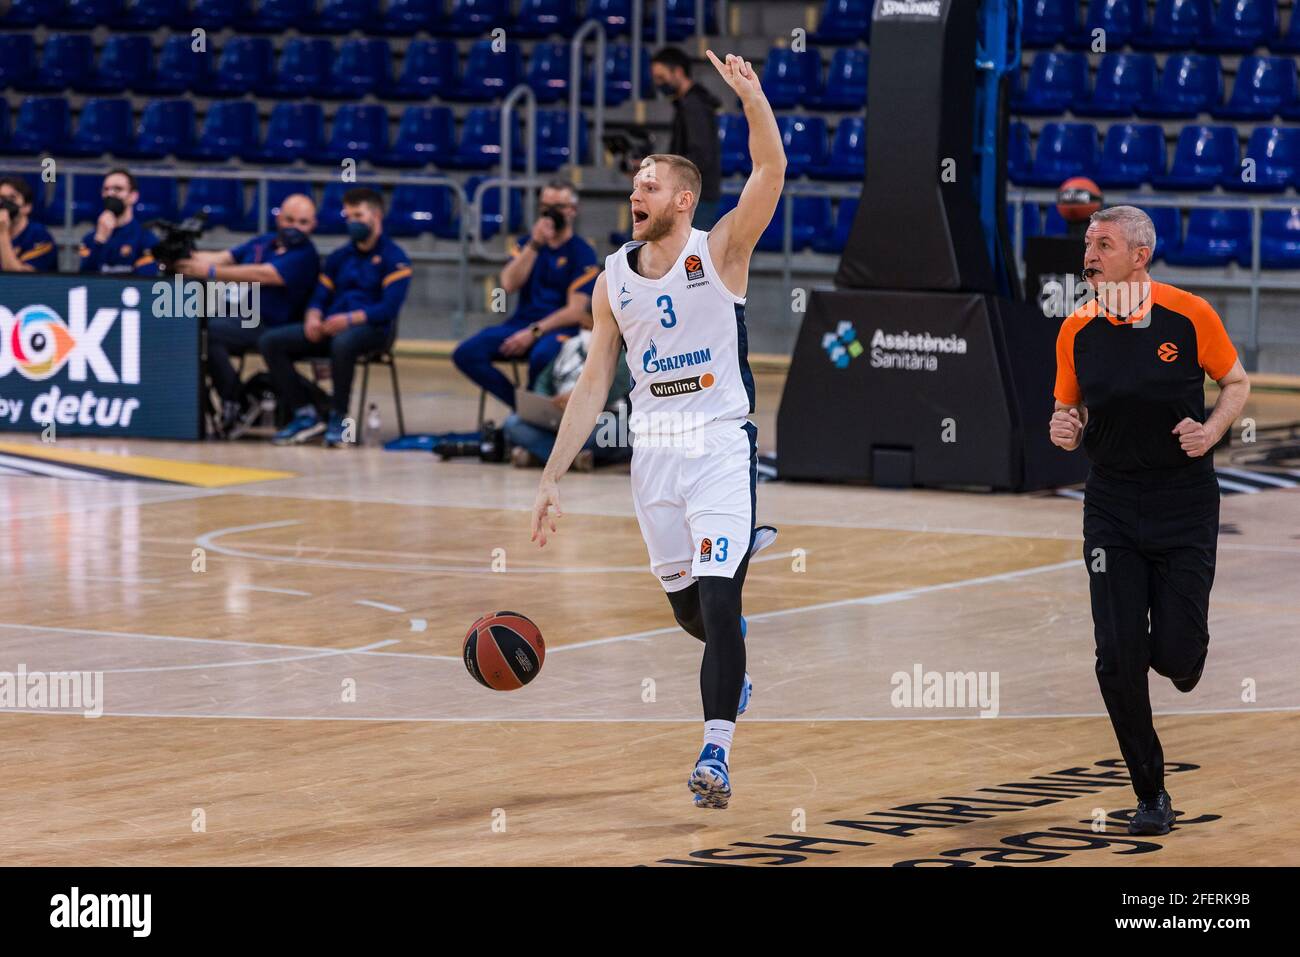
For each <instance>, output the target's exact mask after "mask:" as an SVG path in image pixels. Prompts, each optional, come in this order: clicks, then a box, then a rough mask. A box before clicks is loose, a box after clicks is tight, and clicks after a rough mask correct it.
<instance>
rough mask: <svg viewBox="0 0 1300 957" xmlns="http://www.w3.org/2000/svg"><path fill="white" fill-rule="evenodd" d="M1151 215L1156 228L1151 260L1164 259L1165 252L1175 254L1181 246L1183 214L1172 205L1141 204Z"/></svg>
mask: <svg viewBox="0 0 1300 957" xmlns="http://www.w3.org/2000/svg"><path fill="white" fill-rule="evenodd" d="M1139 208H1140V209H1141V210H1142V211H1143V212H1145V213H1146V214H1147V215H1148V216H1150V217H1151V223H1152V225H1154V226H1155V228H1156V248H1155V249H1153V250H1151V260H1152V261H1153V262H1154V261H1155V260H1157V259H1164V258H1165V253H1167V252H1169V251H1170V250H1173V251H1174V252H1175V254H1176V253H1177V252H1178V250H1180V249H1182V248H1183V214H1182V213H1181V212H1179V210H1177V209H1176V208H1174V207H1173V206H1141V207H1139Z"/></svg>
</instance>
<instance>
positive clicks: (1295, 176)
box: [1219, 126, 1300, 193]
mask: <svg viewBox="0 0 1300 957" xmlns="http://www.w3.org/2000/svg"><path fill="white" fill-rule="evenodd" d="M1246 159H1248V160H1254V173H1253V176H1252V177H1251V179H1249V180H1246V179H1243V177H1244V176H1245V170H1243V168H1242V167H1240V166H1239V167H1237V168H1236V169H1233V170H1227V171H1225V172H1224V174H1223V176H1222V177H1221V178H1220V179H1219V185H1221V186H1222V187H1223V188H1224V189H1229V190H1236V191H1240V192H1251V193H1280V192H1282V191H1283V190H1284V189H1286V188H1287V187H1288V186H1291V185H1300V129H1296V128H1295V127H1281V126H1262V127H1260V128H1259V129H1257V130H1254V131H1253V132H1252V133H1251V134H1250V139H1249V140H1248V141H1247V142H1246Z"/></svg>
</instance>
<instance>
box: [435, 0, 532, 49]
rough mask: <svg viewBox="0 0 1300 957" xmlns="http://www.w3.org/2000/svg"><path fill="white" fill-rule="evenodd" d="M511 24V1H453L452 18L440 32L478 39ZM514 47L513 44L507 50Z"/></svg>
mask: <svg viewBox="0 0 1300 957" xmlns="http://www.w3.org/2000/svg"><path fill="white" fill-rule="evenodd" d="M509 22H510V3H509V0H452V4H451V18H450V20H448V22H447V23H446V24H445V25H444V26H443V28H442V30H441V31H440V32H442V33H448V34H451V35H452V36H455V37H476V36H478V35H479V34H483V33H487V32H488V31H490V30H491V29H492V28H493V27H504V26H507V25H508V24H509ZM513 47H514V44H513V43H511V44H509V45H508V47H507V48H508V49H509V48H513Z"/></svg>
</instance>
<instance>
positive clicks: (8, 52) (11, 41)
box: [0, 33, 36, 89]
mask: <svg viewBox="0 0 1300 957" xmlns="http://www.w3.org/2000/svg"><path fill="white" fill-rule="evenodd" d="M35 72H36V41H35V40H34V39H32V35H31V34H30V33H0V88H4V89H8V88H9V87H22V86H24V85H25V84H26V82H27V81H28V80H29V79H31V77H32V75H33V74H34V73H35Z"/></svg>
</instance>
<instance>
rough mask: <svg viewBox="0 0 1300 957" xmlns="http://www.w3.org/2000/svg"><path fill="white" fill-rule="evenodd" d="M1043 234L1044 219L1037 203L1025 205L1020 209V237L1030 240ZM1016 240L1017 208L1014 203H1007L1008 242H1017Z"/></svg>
mask: <svg viewBox="0 0 1300 957" xmlns="http://www.w3.org/2000/svg"><path fill="white" fill-rule="evenodd" d="M1042 232H1043V217H1042V215H1041V214H1040V213H1039V212H1038V204H1037V203H1025V204H1023V205H1022V206H1021V207H1020V237H1021V239H1028V238H1029V237H1030V236H1040V235H1042ZM1015 238H1016V207H1015V205H1014V204H1013V203H1010V202H1008V203H1007V240H1008V241H1009V242H1015Z"/></svg>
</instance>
